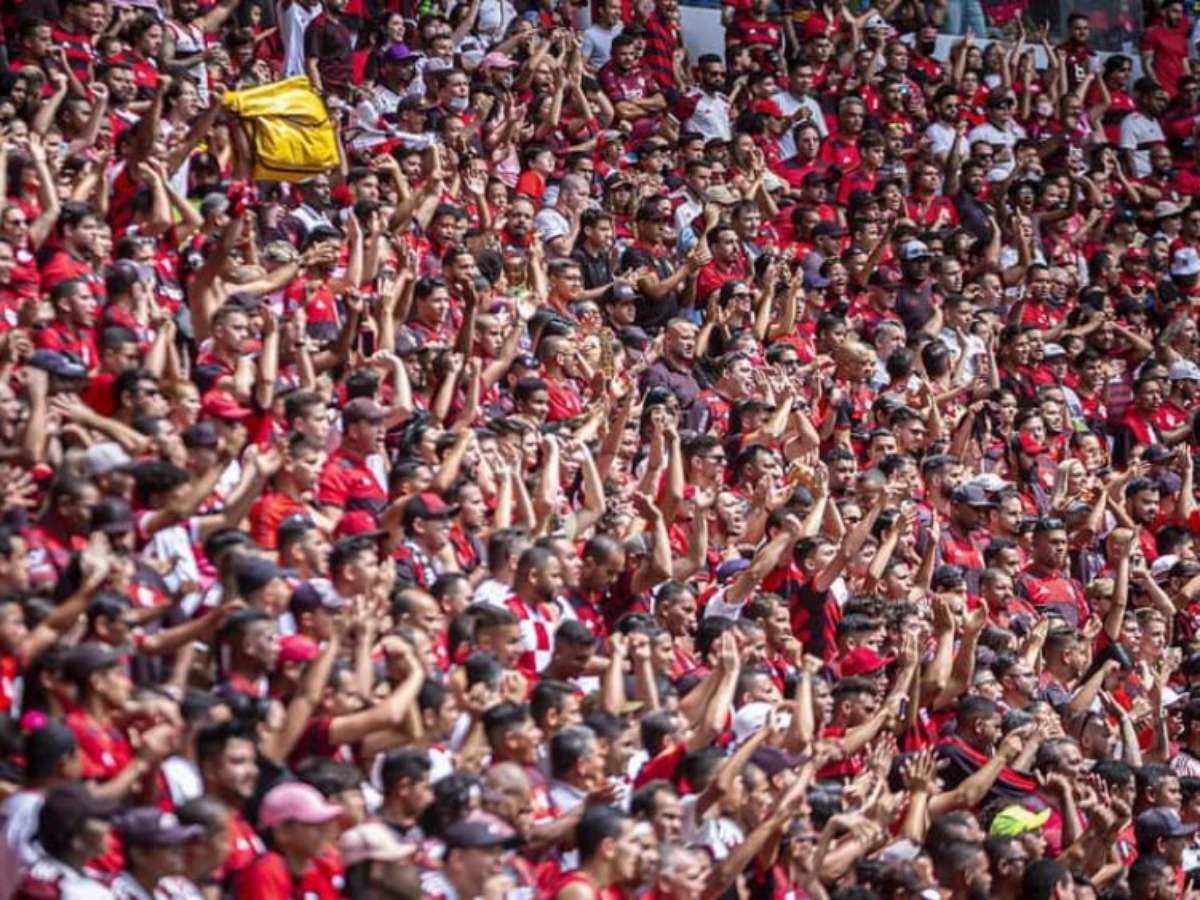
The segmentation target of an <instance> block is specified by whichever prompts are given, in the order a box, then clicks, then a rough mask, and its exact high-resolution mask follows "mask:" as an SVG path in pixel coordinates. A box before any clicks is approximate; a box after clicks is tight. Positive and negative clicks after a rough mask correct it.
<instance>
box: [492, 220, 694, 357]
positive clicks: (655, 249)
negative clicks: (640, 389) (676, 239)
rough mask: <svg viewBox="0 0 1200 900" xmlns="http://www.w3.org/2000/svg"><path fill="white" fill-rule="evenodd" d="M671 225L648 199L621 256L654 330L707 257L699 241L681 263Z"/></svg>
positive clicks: (641, 312)
mask: <svg viewBox="0 0 1200 900" xmlns="http://www.w3.org/2000/svg"><path fill="white" fill-rule="evenodd" d="M510 215H511V212H510ZM670 228H671V226H670V218H669V216H666V215H664V214H663V211H662V209H661V207H660V205H659V204H658V203H657V202H656V201H654V200H646V201H644V202H643V203H642V205H641V206H640V207H638V211H637V225H636V233H637V240H635V241H634V242H633V243H632V244H631V245H630V246H629V247H628V248H626V250H625V252H624V254H622V256H621V265H620V271H621V272H622V273H623V274H624V273H631V274H632V275H633V277H634V278H635V279H636V280H635V286H636V287H637V290H638V295H639V299H641V300H642V302H641V303H639V304H638V315H637V324H638V325H640V326H642V327H643V328H645V329H646V330H647V331H650V332H651V333H654V332H656V331H658V329H660V328H662V326H663V325H665V324H666V323H667V321H668V320H670V319H671V318H672V317H673V316H674V315H675V314H676V313H677V312H678V311H679V294H680V292H681V289H682V288H683V287H684V285H685V283H686V282H687V280H688V279H689V278H690V277H692V276H693V275H694V274H695V273H696V272H698V271H699V270H700V267H701V265H702V264H703V262H704V261H706V260H703V258H702V257H701V256H700V254H699V248H700V247H701V246H702V244H697V245H696V249H694V250H693V252H692V253H689V254H688V256H687V257H686V259H685V260H684V264H683V265H677V264H676V263H675V262H674V261H673V260H672V258H671V256H670V254H669V253H668V250H667V240H666V238H667V236H668V235H667V232H669V231H670ZM705 255H707V254H705Z"/></svg>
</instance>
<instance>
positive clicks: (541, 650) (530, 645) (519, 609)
mask: <svg viewBox="0 0 1200 900" xmlns="http://www.w3.org/2000/svg"><path fill="white" fill-rule="evenodd" d="M562 589H563V567H562V563H561V562H560V561H559V558H558V554H557V553H555V552H554V551H553V550H551V549H549V548H545V547H530V548H529V549H528V550H526V551H525V552H524V553H522V554H521V558H520V559H519V560H517V571H516V575H515V577H514V579H513V593H512V596H510V597H509V598H508V599H507V600H505V601H504V608H505V609H507V610H508V611H509V612H510V613H512V614H513V615H514V616H516V617H517V619H518V621H519V622H520V627H521V646H522V652H521V656H520V659H519V660H518V661H517V668H518V670H520V671H522V672H523V673H527V674H528V675H536V674H537V673H538V672H540V671H541V670H542V669H543V668H545V667H546V665H547V664H548V663H549V662H550V657H551V654H552V652H553V649H554V626H555V623H556V622H557V620H558V613H557V607H556V601H557V599H558V595H559V593H560V592H561V591H562Z"/></svg>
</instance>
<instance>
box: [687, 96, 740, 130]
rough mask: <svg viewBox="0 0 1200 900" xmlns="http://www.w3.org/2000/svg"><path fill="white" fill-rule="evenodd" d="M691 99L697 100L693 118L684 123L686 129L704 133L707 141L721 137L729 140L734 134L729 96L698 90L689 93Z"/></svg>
mask: <svg viewBox="0 0 1200 900" xmlns="http://www.w3.org/2000/svg"><path fill="white" fill-rule="evenodd" d="M688 99H689V100H695V101H696V108H695V109H694V110H692V115H691V118H689V119H688V120H687V122H686V123H685V124H684V129H685V130H686V131H695V132H699V133H700V134H702V135H704V140H705V141H711V140H715V139H720V140H722V141H728V140H730V138H731V137H732V136H733V130H732V126H731V125H730V122H729V98H728V97H726V96H725V95H724V94H721V93H716V94H707V93H705V92H704V91H696V92H695V93H693V94H691V95H689V97H688Z"/></svg>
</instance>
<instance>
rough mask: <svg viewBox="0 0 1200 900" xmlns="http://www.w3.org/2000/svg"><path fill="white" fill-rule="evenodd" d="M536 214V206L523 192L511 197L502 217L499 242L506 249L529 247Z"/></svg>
mask: <svg viewBox="0 0 1200 900" xmlns="http://www.w3.org/2000/svg"><path fill="white" fill-rule="evenodd" d="M536 214H537V207H536V206H534V203H533V201H532V200H531V199H530V198H529V197H526V196H525V195H523V194H517V196H515V197H513V199H512V202H511V203H509V204H508V212H507V213H506V214H505V217H504V229H503V230H502V231H501V232H500V243H501V244H502V245H503V247H504V249H505V250H506V251H508V250H510V249H520V250H526V249H528V248H529V247H530V245H531V244H532V243H533V241H534V238H535V234H534V231H533V219H534V216H535V215H536Z"/></svg>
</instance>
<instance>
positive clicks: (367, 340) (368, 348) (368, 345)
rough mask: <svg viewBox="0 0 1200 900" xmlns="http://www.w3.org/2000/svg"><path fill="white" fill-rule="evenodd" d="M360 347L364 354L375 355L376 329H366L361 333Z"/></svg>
mask: <svg viewBox="0 0 1200 900" xmlns="http://www.w3.org/2000/svg"><path fill="white" fill-rule="evenodd" d="M358 349H359V350H360V351H361V352H362V355H363V356H374V355H375V332H374V331H364V332H362V333H361V334H360V335H359V338H358Z"/></svg>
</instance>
